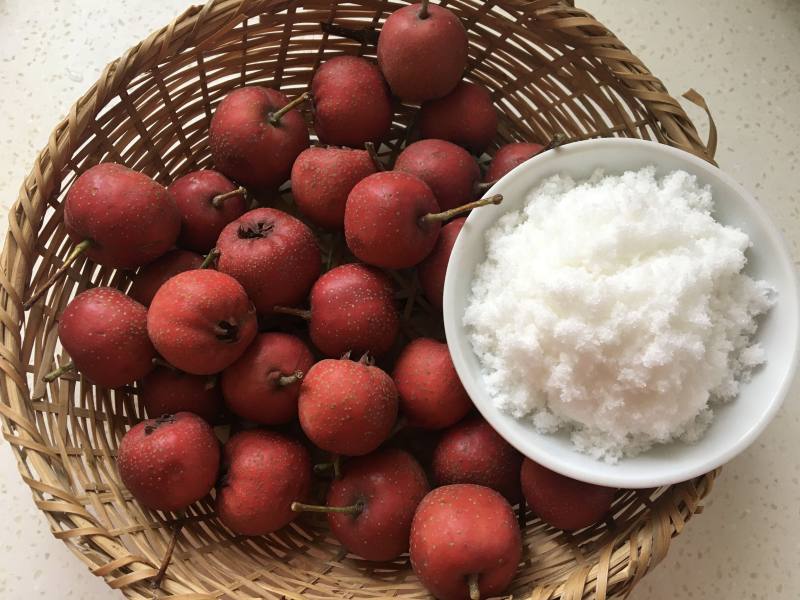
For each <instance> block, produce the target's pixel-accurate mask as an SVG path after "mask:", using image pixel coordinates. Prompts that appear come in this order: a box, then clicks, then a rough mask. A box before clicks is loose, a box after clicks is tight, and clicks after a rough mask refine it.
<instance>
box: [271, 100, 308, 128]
mask: <svg viewBox="0 0 800 600" xmlns="http://www.w3.org/2000/svg"><path fill="white" fill-rule="evenodd" d="M310 95H311V94H309V93H308V92H303V93H302V94H300V95H299V96H298V97H297V98H295V99H294V100H290V101H289V102H287V103H286V104H285V105H284V106H282V107H281V108H279V109H278V110H276V111H275V112H274V113H272V114H271V115H270V116H269V123H270V125H272V126H273V127H277V126H278V125H280V124H281V119H282V118H283V115H285V114H286V113H288V112H289V111H290V110H292V109H293V108H295V107H297V106H300V105H301V104H302V103H303V102H305V101H306V100H308V97H309V96H310Z"/></svg>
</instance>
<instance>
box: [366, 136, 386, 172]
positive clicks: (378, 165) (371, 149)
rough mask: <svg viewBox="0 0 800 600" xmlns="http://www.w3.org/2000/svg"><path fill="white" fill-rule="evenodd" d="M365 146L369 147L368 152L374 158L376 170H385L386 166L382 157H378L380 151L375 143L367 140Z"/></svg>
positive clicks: (373, 162)
mask: <svg viewBox="0 0 800 600" xmlns="http://www.w3.org/2000/svg"><path fill="white" fill-rule="evenodd" d="M364 148H366V149H367V154H369V157H370V159H372V164H373V165H375V170H376V171H377V172H378V173H380V172H381V171H385V170H386V167H384V166H383V163H382V162H381V159H380V158H378V151H377V150H376V149H375V144H373V143H372V142H365V143H364Z"/></svg>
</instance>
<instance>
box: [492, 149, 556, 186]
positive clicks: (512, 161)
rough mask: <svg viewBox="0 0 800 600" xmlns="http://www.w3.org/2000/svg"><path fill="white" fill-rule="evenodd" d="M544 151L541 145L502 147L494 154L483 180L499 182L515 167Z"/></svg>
mask: <svg viewBox="0 0 800 600" xmlns="http://www.w3.org/2000/svg"><path fill="white" fill-rule="evenodd" d="M543 149H544V146H542V145H541V144H535V143H527V142H514V143H513V144H506V145H505V146H501V147H500V148H498V150H497V152H495V153H494V157H493V158H492V162H491V163H490V164H489V168H488V169H486V175H484V177H483V180H484V181H497V180H498V179H500V178H501V177H502V176H503V175H505V174H506V173H508V172H509V171H511V170H512V169H513V168H514V167H516V166H518V165H521V164H522V163H524V162H525V161H526V160H528V159H529V158H533V157H534V156H536V155H537V154H539V152H541V151H542V150H543Z"/></svg>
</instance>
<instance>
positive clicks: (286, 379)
mask: <svg viewBox="0 0 800 600" xmlns="http://www.w3.org/2000/svg"><path fill="white" fill-rule="evenodd" d="M303 375H304V373H303V372H302V371H295V372H294V373H291V374H290V375H281V376H280V377H278V385H279V386H280V387H286V386H287V385H292V384H293V383H296V382H298V381H302V379H303Z"/></svg>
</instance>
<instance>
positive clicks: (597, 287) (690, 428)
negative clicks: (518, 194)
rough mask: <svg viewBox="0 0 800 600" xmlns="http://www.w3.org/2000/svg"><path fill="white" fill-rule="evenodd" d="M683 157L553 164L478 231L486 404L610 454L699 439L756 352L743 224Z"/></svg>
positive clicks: (477, 295)
mask: <svg viewBox="0 0 800 600" xmlns="http://www.w3.org/2000/svg"><path fill="white" fill-rule="evenodd" d="M712 210H713V203H712V198H711V193H710V191H709V189H707V188H704V187H700V186H698V184H697V182H696V181H695V179H694V177H693V176H691V175H689V174H688V173H685V172H683V171H676V172H673V173H670V174H669V175H667V176H665V177H664V178H662V179H656V177H655V171H654V169H653V168H645V169H642V170H640V171H636V172H626V173H624V174H622V175H621V176H605V175H604V174H603V173H601V172H597V173H595V174H594V175H593V176H592V177H591V178H590V179H589V180H588V181H584V182H579V183H576V182H574V181H573V180H571V179H569V178H568V177H559V176H555V177H552V178H550V179H548V180H547V181H545V182H544V183H543V184H542V185H541V186H539V187H538V188H537V189H535V190H534V191H532V192H531V193H530V195H529V197H528V198H527V203H526V206H525V208H524V209H522V210H520V211H518V212H514V213H510V214H507V215H505V216H504V217H502V218H501V219H500V220H499V221H498V223H497V224H496V225H495V226H494V227H493V228H492V229H491V230H489V232H488V233H487V236H486V245H487V259H486V261H485V262H484V263H483V264H481V265H479V267H478V268H477V270H476V273H475V278H474V281H473V284H472V292H471V295H470V299H469V302H468V308H467V310H466V313H465V315H464V323H465V324H466V325H467V326H468V330H469V332H470V341H471V343H472V346H473V349H474V350H475V352H476V354H477V356H478V357H479V359H480V362H481V365H482V368H483V376H484V379H485V381H486V384H487V386H488V389H489V392H490V394H491V397H492V399H493V401H494V402H495V404H496V405H497V406H498V407H499V408H501V409H502V410H504V411H507V412H509V413H511V414H512V415H514V416H515V417H518V418H520V419H530V420H532V422H533V423H534V424H535V425H536V427H537V428H538V429H539V430H541V431H545V432H550V431H554V430H556V429H557V428H559V427H563V426H566V427H569V428H570V429H571V430H572V440H573V442H574V444H575V445H576V446H577V447H578V448H579V449H581V450H582V451H584V452H587V453H589V454H591V455H593V456H595V457H598V458H604V459H605V460H608V461H615V460H618V459H619V458H620V457H621V456H622V455H626V454H636V453H638V452H641V451H643V450H645V449H647V448H649V447H650V446H651V445H652V444H654V443H661V442H668V441H671V440H673V439H676V438H682V439H684V440H686V441H693V440H695V439H697V438H698V437H699V436H700V435H702V432H703V431H704V429H705V428H706V427H707V426H708V424H709V423H710V421H711V418H712V408H711V406H712V404H713V403H714V402H718V401H725V400H730V399H732V398H734V397H735V396H736V395H737V393H738V387H739V383H738V382H740V381H742V380H744V379H746V378H747V377H748V376H749V374H750V371H751V370H752V369H753V368H754V367H756V366H758V365H759V364H761V363H762V362H764V359H765V357H764V353H763V351H762V349H761V348H760V347H759V346H758V345H754V344H752V341H751V336H752V334H753V333H754V332H755V330H756V326H757V324H756V321H755V317H756V316H758V315H759V314H762V313H764V312H766V311H767V310H768V309H769V307H770V306H771V304H772V303H773V295H774V292H773V291H772V288H771V287H770V286H769V285H768V284H766V283H765V282H763V281H754V280H753V279H751V278H750V277H748V276H746V275H745V274H743V273H742V269H743V268H744V266H745V263H746V260H747V259H746V257H745V251H746V250H747V248H748V247H749V245H750V240H749V239H748V237H747V235H746V234H745V233H743V232H742V231H740V230H738V229H734V228H732V227H725V226H723V225H721V224H720V223H718V222H716V221H715V220H714V218H713V217H712V216H711V211H712Z"/></svg>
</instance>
